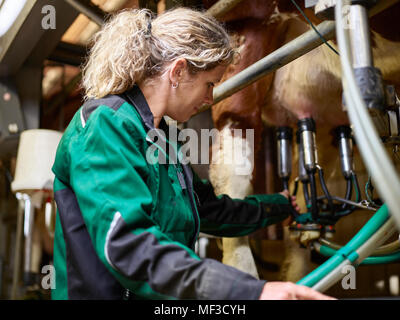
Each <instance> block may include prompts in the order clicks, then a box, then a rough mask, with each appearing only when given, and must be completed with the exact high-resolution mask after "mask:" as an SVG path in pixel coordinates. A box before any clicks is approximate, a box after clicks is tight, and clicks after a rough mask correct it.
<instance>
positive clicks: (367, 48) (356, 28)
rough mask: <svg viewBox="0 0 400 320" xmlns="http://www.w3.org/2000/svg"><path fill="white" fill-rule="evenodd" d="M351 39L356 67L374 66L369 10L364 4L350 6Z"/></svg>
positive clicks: (354, 65)
mask: <svg viewBox="0 0 400 320" xmlns="http://www.w3.org/2000/svg"><path fill="white" fill-rule="evenodd" d="M350 23H351V26H350V28H349V31H350V39H351V46H352V58H353V67H354V68H363V67H372V66H373V62H372V49H371V41H370V35H369V34H370V30H369V21H368V11H367V8H365V7H364V6H362V5H359V4H358V5H352V6H350Z"/></svg>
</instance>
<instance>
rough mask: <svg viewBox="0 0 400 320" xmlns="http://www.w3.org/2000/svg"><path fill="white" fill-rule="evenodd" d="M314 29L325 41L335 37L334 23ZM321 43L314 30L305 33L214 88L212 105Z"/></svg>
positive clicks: (323, 23)
mask: <svg viewBox="0 0 400 320" xmlns="http://www.w3.org/2000/svg"><path fill="white" fill-rule="evenodd" d="M316 28H317V30H318V31H319V33H320V34H321V35H322V36H323V37H324V38H325V39H326V40H330V39H332V38H333V36H334V35H335V22H333V21H324V22H322V23H320V24H319V25H318V26H316ZM322 43H323V41H322V39H321V38H320V37H319V36H318V35H317V34H316V32H315V31H314V30H309V31H307V32H305V33H304V34H302V35H301V36H299V37H297V38H296V39H295V40H293V41H290V42H288V43H287V44H285V45H284V46H282V47H280V48H279V49H277V50H275V51H274V52H272V53H271V54H269V55H267V56H266V57H264V58H262V59H261V60H259V61H257V62H256V63H254V64H253V65H251V66H250V67H248V68H246V69H244V70H243V71H241V72H239V73H238V74H236V75H235V76H233V77H232V78H230V79H228V80H226V81H225V82H224V83H222V84H221V85H219V86H218V87H216V88H215V90H214V104H215V103H217V102H219V101H221V100H223V99H225V98H227V97H229V96H231V95H232V94H234V93H235V92H237V91H239V90H241V89H243V88H245V87H247V86H248V85H250V84H252V83H253V82H255V81H257V80H258V79H260V78H262V77H264V76H266V75H267V74H269V73H271V72H273V71H275V70H276V69H278V68H280V67H282V66H284V65H286V64H288V63H289V62H291V61H293V60H295V59H297V58H298V57H300V56H302V55H304V54H306V53H307V52H309V51H311V50H313V49H315V48H316V47H318V46H319V45H321V44H322Z"/></svg>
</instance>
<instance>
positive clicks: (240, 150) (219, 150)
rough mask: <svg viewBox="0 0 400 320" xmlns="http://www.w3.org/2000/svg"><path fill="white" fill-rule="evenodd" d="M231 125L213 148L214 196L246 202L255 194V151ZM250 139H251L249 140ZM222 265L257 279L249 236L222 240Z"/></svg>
mask: <svg viewBox="0 0 400 320" xmlns="http://www.w3.org/2000/svg"><path fill="white" fill-rule="evenodd" d="M231 125H232V123H231V122H228V123H227V124H226V125H225V127H223V129H222V130H221V131H219V137H218V139H217V141H218V142H217V143H216V144H214V145H213V153H212V163H211V164H210V181H211V183H212V185H213V186H214V190H215V193H216V194H217V195H219V194H226V195H229V196H230V197H231V198H237V199H243V198H245V197H246V196H247V195H249V194H251V193H252V190H253V188H252V184H251V180H252V167H253V165H254V161H253V159H254V152H253V146H252V145H251V144H252V143H251V142H249V141H248V140H246V139H245V138H243V137H241V136H240V135H239V136H236V135H234V134H232V131H233V130H232V126H231ZM247 138H248V137H247ZM222 244H223V259H222V262H223V263H225V264H227V265H230V266H233V267H235V268H237V269H239V270H242V271H244V272H247V273H249V274H251V275H253V276H254V277H256V278H258V272H257V268H256V264H255V261H254V258H253V255H252V254H251V250H250V247H249V239H248V237H241V238H223V239H222Z"/></svg>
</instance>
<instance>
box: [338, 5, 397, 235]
mask: <svg viewBox="0 0 400 320" xmlns="http://www.w3.org/2000/svg"><path fill="white" fill-rule="evenodd" d="M344 4H346V5H348V4H349V1H348V0H338V1H337V3H336V7H335V17H336V37H337V41H338V47H339V50H340V61H341V65H342V72H343V75H342V84H343V91H344V96H345V99H346V106H347V113H348V115H349V118H350V121H351V123H352V125H353V130H354V134H355V139H356V141H357V144H358V145H359V146H360V148H359V150H360V153H361V156H362V158H363V160H364V163H365V165H366V167H367V169H368V171H369V173H370V174H371V176H372V177H373V178H374V181H375V186H376V188H377V190H378V192H379V195H380V196H381V197H382V199H383V200H384V201H385V202H386V204H387V206H388V209H389V212H390V214H391V215H392V216H393V218H394V219H395V222H396V225H397V228H398V229H399V230H400V180H399V177H398V174H397V172H396V170H395V167H394V165H393V163H392V161H391V160H390V158H389V157H388V155H387V153H386V150H385V148H384V146H383V144H382V142H381V140H380V138H379V136H378V134H377V131H376V129H375V126H374V124H373V122H372V120H371V118H370V116H369V113H368V111H367V106H366V105H365V102H364V100H363V98H362V96H361V93H360V90H359V88H358V86H357V83H356V80H355V77H354V73H353V69H352V66H351V62H350V61H351V54H350V46H349V35H348V32H347V31H346V30H345V26H344V18H343V17H342V14H341V13H342V12H343V5H344Z"/></svg>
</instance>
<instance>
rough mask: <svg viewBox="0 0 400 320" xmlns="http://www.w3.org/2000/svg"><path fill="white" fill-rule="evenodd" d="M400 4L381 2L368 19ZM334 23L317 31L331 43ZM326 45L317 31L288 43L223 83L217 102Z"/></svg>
mask: <svg viewBox="0 0 400 320" xmlns="http://www.w3.org/2000/svg"><path fill="white" fill-rule="evenodd" d="M398 1H399V0H387V1H379V2H378V4H377V5H376V6H374V7H372V8H371V10H370V11H369V16H370V17H372V16H374V15H376V14H378V13H380V12H382V11H383V10H385V9H387V8H388V7H390V6H392V5H394V4H395V3H397V2H398ZM335 26H336V24H335V21H323V22H321V23H320V24H319V25H318V26H316V27H315V28H316V29H317V30H318V32H319V33H320V34H321V36H323V37H324V39H325V40H331V39H333V38H334V36H335ZM323 43H324V41H323V40H322V39H321V37H320V36H319V35H317V33H316V32H315V31H314V30H312V29H311V30H309V31H307V32H305V33H303V34H302V35H300V36H299V37H297V38H296V39H294V40H292V41H290V42H288V43H286V44H285V45H283V46H282V47H280V48H279V49H277V50H275V51H274V52H272V53H270V54H269V55H267V56H266V57H264V58H262V59H261V60H259V61H257V62H255V63H254V64H252V65H251V66H249V67H248V68H246V69H244V70H242V71H241V72H239V73H238V74H236V75H234V76H233V77H231V78H229V79H228V80H226V81H224V82H223V83H221V84H220V85H219V86H218V87H216V88H215V89H214V94H213V97H214V102H213V104H216V103H218V102H220V101H222V100H224V99H226V98H228V97H229V96H231V95H232V94H234V93H235V92H238V91H240V90H241V89H243V88H246V87H247V86H249V85H251V84H252V83H253V82H256V81H257V80H259V79H260V78H262V77H264V76H266V75H267V74H269V73H271V72H274V71H275V70H277V69H279V68H280V67H283V66H284V65H286V64H288V63H290V62H292V61H293V60H295V59H297V58H298V57H300V56H302V55H304V54H306V53H308V52H309V51H311V50H313V49H315V48H317V47H318V46H320V45H321V44H323ZM210 107H211V105H204V106H203V107H202V108H201V109H200V110H199V112H203V111H205V110H207V109H208V108H210Z"/></svg>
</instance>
